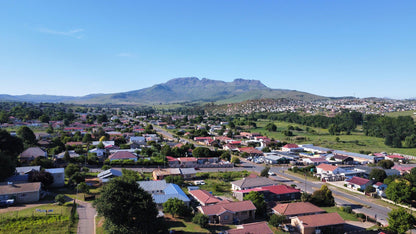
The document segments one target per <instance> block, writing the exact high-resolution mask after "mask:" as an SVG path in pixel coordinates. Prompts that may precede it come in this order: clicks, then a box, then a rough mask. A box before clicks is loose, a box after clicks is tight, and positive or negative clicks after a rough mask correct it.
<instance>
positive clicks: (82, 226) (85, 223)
mask: <svg viewBox="0 0 416 234" xmlns="http://www.w3.org/2000/svg"><path fill="white" fill-rule="evenodd" d="M77 203H78V208H77V212H78V216H79V221H78V233H79V234H95V214H96V211H95V208H94V207H92V205H91V203H88V202H84V201H79V200H77Z"/></svg>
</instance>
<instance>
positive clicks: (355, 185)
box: [346, 176, 371, 191]
mask: <svg viewBox="0 0 416 234" xmlns="http://www.w3.org/2000/svg"><path fill="white" fill-rule="evenodd" d="M346 182H347V186H348V187H349V188H352V189H355V190H358V189H360V190H361V191H364V190H365V188H366V187H367V186H369V185H371V181H370V180H368V179H364V178H360V177H356V176H354V177H352V178H351V179H349V180H347V181H346Z"/></svg>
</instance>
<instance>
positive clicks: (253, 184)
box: [231, 176, 278, 191]
mask: <svg viewBox="0 0 416 234" xmlns="http://www.w3.org/2000/svg"><path fill="white" fill-rule="evenodd" d="M277 184H278V183H277V182H276V181H274V180H271V179H269V178H266V177H250V176H248V177H246V178H243V179H241V180H236V181H233V182H231V190H233V191H237V190H246V189H252V188H257V187H264V186H271V185H277Z"/></svg>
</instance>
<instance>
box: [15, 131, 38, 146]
mask: <svg viewBox="0 0 416 234" xmlns="http://www.w3.org/2000/svg"><path fill="white" fill-rule="evenodd" d="M17 135H18V136H19V137H20V138H21V139H22V140H23V142H24V143H26V144H29V145H34V144H36V136H35V134H34V133H33V131H32V129H30V128H29V127H27V126H22V127H21V128H19V130H17Z"/></svg>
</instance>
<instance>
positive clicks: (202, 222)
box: [192, 213, 209, 228]
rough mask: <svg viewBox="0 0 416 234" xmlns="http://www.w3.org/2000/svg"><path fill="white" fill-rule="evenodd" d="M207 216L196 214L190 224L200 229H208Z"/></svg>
mask: <svg viewBox="0 0 416 234" xmlns="http://www.w3.org/2000/svg"><path fill="white" fill-rule="evenodd" d="M208 221H209V218H208V216H206V215H204V214H202V213H196V214H195V216H194V217H193V218H192V222H193V223H195V224H198V225H199V226H200V227H202V228H207V227H208Z"/></svg>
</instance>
